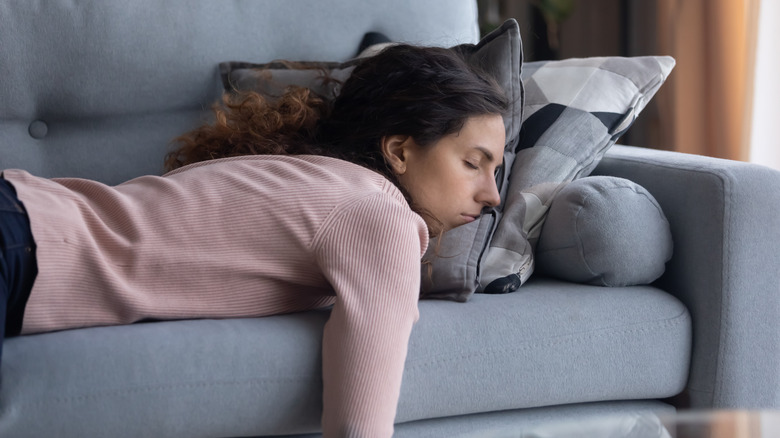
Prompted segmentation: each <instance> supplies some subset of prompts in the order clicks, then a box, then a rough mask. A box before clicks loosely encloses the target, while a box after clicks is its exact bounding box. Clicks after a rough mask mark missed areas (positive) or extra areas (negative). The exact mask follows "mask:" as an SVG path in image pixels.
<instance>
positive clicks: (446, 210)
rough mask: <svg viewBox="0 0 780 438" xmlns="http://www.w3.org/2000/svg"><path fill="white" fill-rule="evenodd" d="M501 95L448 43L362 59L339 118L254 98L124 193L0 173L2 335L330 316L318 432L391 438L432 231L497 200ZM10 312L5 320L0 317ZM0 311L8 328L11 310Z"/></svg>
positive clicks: (329, 110) (298, 93)
mask: <svg viewBox="0 0 780 438" xmlns="http://www.w3.org/2000/svg"><path fill="white" fill-rule="evenodd" d="M505 108H506V101H505V98H504V97H503V95H502V93H501V91H500V90H499V88H498V87H497V86H496V85H495V83H494V82H493V81H491V80H489V79H487V78H486V77H485V76H484V75H483V74H482V73H481V72H477V71H476V70H474V69H473V68H472V67H470V66H469V65H468V64H467V63H466V62H464V60H463V59H462V58H461V57H460V56H459V55H458V54H457V53H455V52H453V51H450V50H447V49H436V48H415V47H411V46H405V45H399V46H394V47H391V48H389V49H387V50H385V51H383V52H382V53H380V54H379V55H376V56H374V57H372V58H368V59H367V60H365V61H363V62H361V63H360V64H359V65H358V66H357V67H356V68H355V70H354V72H353V73H352V75H351V77H350V79H349V80H347V81H346V82H345V83H344V84H343V87H342V90H341V92H340V94H339V96H338V98H336V99H335V101H334V102H333V103H332V104H326V103H325V102H324V101H323V100H322V99H320V98H318V97H317V96H314V95H312V94H311V93H309V92H308V91H307V90H304V89H300V88H297V89H291V90H289V91H288V92H287V93H286V94H285V95H284V96H282V97H281V98H279V99H278V100H274V101H266V100H265V99H263V98H262V97H260V96H259V95H256V94H252V93H247V94H242V95H239V96H238V97H236V98H233V99H228V100H227V101H226V104H225V106H224V107H221V108H216V122H215V123H214V124H212V125H205V126H202V127H200V128H198V129H196V130H195V131H193V132H191V133H188V134H186V135H184V136H182V137H181V138H179V139H178V141H179V143H180V147H179V148H178V149H177V150H176V151H174V152H173V153H172V154H170V155H169V157H168V160H167V165H168V166H169V168H171V169H175V170H172V171H171V172H169V173H168V174H166V175H164V176H162V177H158V176H144V177H140V178H136V179H134V180H131V181H129V182H126V183H124V184H120V185H118V186H116V187H108V186H105V185H103V184H100V183H97V182H94V181H87V180H81V179H55V180H50V179H43V178H38V177H34V176H32V175H30V174H28V173H27V172H24V171H21V170H6V171H5V172H3V174H2V176H3V178H0V215H1V216H2V221H0V223H2V226H1V228H0V235H1V236H2V239H3V241H2V242H0V244H2V256H3V257H2V274H3V281H2V282H1V283H0V294H1V295H2V297H0V302H2V304H0V318H5V321H0V322H2V323H4V324H0V326H4V327H6V328H7V334H8V335H10V336H13V335H17V334H29V333H39V332H46V331H53V330H63V329H71V328H77V327H85V326H100V325H116V324H129V323H133V322H137V321H140V320H148V319H160V320H162V319H183V318H231V317H259V316H266V315H274V314H280V313H289V312H297V311H304V310H310V309H316V308H321V307H326V306H330V305H332V306H333V309H332V311H331V316H330V319H329V321H328V322H327V324H326V326H325V332H324V337H323V385H324V388H323V399H324V400H323V402H324V409H323V417H322V427H323V432H324V435H325V436H371V437H379V436H390V435H391V434H392V432H393V420H394V417H395V410H396V405H397V402H398V396H399V392H400V386H401V377H402V373H403V365H404V360H405V357H406V348H407V342H408V339H409V335H410V332H411V329H412V325H413V324H414V322H415V321H416V320H417V318H418V312H417V300H418V295H419V282H420V257H421V255H422V254H423V253H424V252H425V250H426V247H427V244H428V238H429V236H435V235H439V234H440V233H442V232H444V231H446V230H447V229H450V228H453V227H456V226H459V225H462V224H465V223H468V222H471V221H473V220H475V219H476V218H477V217H478V216H479V214H480V211H481V210H482V209H483V208H485V207H492V206H495V205H497V204H498V203H499V201H500V199H499V195H498V192H497V189H496V185H495V180H494V174H495V171H496V169H497V167H498V166H499V165H501V160H502V156H503V148H504V141H505V138H504V126H503V122H502V118H501V114H502V113H503V112H504V111H505ZM6 305H7V307H8V308H7V310H6V309H4V308H3V306H6ZM6 315H7V316H6Z"/></svg>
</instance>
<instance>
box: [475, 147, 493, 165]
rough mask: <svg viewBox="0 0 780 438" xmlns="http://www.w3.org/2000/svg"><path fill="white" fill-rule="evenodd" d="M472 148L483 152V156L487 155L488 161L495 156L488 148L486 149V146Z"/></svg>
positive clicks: (491, 160)
mask: <svg viewBox="0 0 780 438" xmlns="http://www.w3.org/2000/svg"><path fill="white" fill-rule="evenodd" d="M474 149H476V150H478V151H480V152H482V153H483V154H485V157H487V159H488V161H490V162H493V160H494V159H495V157H494V156H493V153H492V152H490V151H489V150H487V149H486V148H484V147H482V146H475V147H474Z"/></svg>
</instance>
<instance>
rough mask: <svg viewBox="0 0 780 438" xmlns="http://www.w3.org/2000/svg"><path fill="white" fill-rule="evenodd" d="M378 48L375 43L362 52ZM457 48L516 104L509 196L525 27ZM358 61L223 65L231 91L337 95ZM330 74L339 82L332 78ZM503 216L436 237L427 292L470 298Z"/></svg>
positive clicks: (508, 152)
mask: <svg viewBox="0 0 780 438" xmlns="http://www.w3.org/2000/svg"><path fill="white" fill-rule="evenodd" d="M375 49H376V48H370V47H369V48H368V49H367V52H366V51H364V52H363V53H362V54H361V56H365V55H366V54H370V53H371V52H372V51H374V50H375ZM451 49H452V50H456V51H458V52H460V53H462V54H463V55H464V57H465V59H466V60H467V61H468V62H470V63H471V64H473V65H476V66H478V67H479V68H480V69H482V70H485V71H487V72H488V73H491V74H492V75H493V76H494V77H495V79H496V80H497V82H498V83H499V85H501V87H502V88H503V89H504V91H505V93H506V94H507V97H508V99H509V102H510V108H509V111H508V114H507V115H506V116H505V117H504V126H505V129H506V147H505V151H504V166H503V168H502V169H500V171H499V174H498V175H497V176H496V178H497V181H496V182H497V185H498V187H499V190H500V192H501V194H502V199H504V197H505V194H506V186H507V180H508V175H509V172H508V169H510V168H511V166H512V163H513V160H514V156H515V146H516V145H517V142H518V137H519V135H520V125H521V123H522V120H523V108H524V106H523V82H522V81H521V79H520V72H521V68H522V65H523V49H522V43H521V40H520V28H519V26H518V24H517V22H516V21H515V20H514V19H510V20H507V21H506V22H505V23H504V24H503V25H501V27H499V28H498V29H496V30H494V31H493V32H491V33H489V34H488V35H486V36H484V37H483V38H482V40H481V41H480V42H479V43H478V44H461V45H458V46H455V47H452V48H451ZM356 62H357V61H356V60H349V61H346V62H271V63H267V64H255V63H251V62H224V63H221V64H220V65H219V68H220V73H221V77H222V82H223V85H224V87H225V90H226V91H227V92H232V91H234V90H254V91H257V92H259V93H261V94H265V95H270V96H278V95H281V93H282V92H283V91H284V89H285V88H286V87H287V86H290V85H298V86H303V87H308V88H310V89H312V90H314V91H315V92H317V93H318V94H319V95H321V96H323V97H325V98H334V97H335V96H337V95H338V92H339V81H340V82H343V81H345V80H346V79H347V78H348V77H349V75H350V74H351V72H352V70H353V69H354V65H355V63H356ZM324 73H327V74H324ZM328 78H334V79H337V80H338V81H330V80H328ZM499 217H500V211H499V210H498V209H497V210H496V211H494V212H492V213H491V214H485V215H483V216H482V217H481V218H480V219H478V220H476V221H474V222H472V223H470V224H468V225H464V226H462V227H458V228H455V229H453V230H451V231H449V232H447V233H446V234H445V235H444V237H443V238H442V239H441V242H439V241H438V240H437V239H432V241H431V243H430V245H429V250H428V252H427V253H426V254H425V256H424V257H423V259H424V261H425V263H424V264H423V267H422V269H423V270H422V274H423V275H422V278H423V282H422V285H421V294H422V296H424V297H426V298H442V299H450V300H455V301H466V300H467V299H468V297H470V296H471V294H472V293H474V291H475V290H476V289H477V287H478V285H479V267H480V265H481V259H482V257H483V256H484V253H485V248H486V247H487V244H488V241H489V239H490V236H491V235H492V234H493V231H494V230H495V227H496V225H497V223H498V218H499Z"/></svg>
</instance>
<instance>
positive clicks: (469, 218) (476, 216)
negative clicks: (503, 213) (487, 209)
mask: <svg viewBox="0 0 780 438" xmlns="http://www.w3.org/2000/svg"><path fill="white" fill-rule="evenodd" d="M460 216H461V217H462V218H463V219H464V220H465V221H466V223H467V224H468V223H471V222H474V221H475V220H477V219H479V217H480V216H481V214H480V213H477V214H466V213H462V214H461V215H460Z"/></svg>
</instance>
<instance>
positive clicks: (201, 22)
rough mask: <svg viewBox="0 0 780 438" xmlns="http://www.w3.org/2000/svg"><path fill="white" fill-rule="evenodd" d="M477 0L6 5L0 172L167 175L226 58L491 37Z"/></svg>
mask: <svg viewBox="0 0 780 438" xmlns="http://www.w3.org/2000/svg"><path fill="white" fill-rule="evenodd" d="M476 15H477V12H476V2H475V1H474V0H393V1H388V0H294V1H287V0H243V1H239V0H233V1H212V0H202V1H193V0H166V1H157V0H131V1H128V0H96V1H86V0H84V1H79V0H76V1H73V0H49V1H45V2H38V1H27V0H8V1H3V2H0V169H3V168H22V169H26V170H28V171H30V172H31V173H33V174H36V175H40V176H46V177H58V176H70V177H83V178H91V179H97V180H100V181H103V182H106V183H109V184H116V183H119V182H122V181H125V180H127V179H130V178H132V177H135V176H138V175H142V174H159V173H161V172H162V170H163V169H162V161H163V157H164V155H165V153H166V152H167V151H168V150H169V148H170V140H171V139H172V138H174V137H175V136H176V135H178V134H180V133H183V132H185V131H187V130H189V129H191V128H193V127H195V126H196V125H197V124H198V123H200V122H201V121H203V120H207V118H208V116H209V114H210V111H209V108H210V106H211V104H212V103H213V102H214V101H215V100H216V99H217V98H218V97H219V94H220V92H221V85H220V81H219V76H218V73H217V64H218V63H219V62H222V61H250V62H267V61H271V60H275V59H290V60H345V59H348V58H350V57H352V56H353V55H354V54H355V53H356V51H357V48H358V45H359V43H360V41H361V39H362V37H363V35H364V34H365V33H366V32H369V31H379V32H382V33H384V34H386V35H387V36H389V37H390V38H391V39H393V40H396V41H406V42H413V43H420V44H429V45H441V46H449V45H453V44H457V43H462V42H475V41H477V40H478V38H479V31H478V28H477V19H476Z"/></svg>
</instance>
